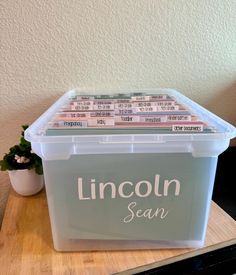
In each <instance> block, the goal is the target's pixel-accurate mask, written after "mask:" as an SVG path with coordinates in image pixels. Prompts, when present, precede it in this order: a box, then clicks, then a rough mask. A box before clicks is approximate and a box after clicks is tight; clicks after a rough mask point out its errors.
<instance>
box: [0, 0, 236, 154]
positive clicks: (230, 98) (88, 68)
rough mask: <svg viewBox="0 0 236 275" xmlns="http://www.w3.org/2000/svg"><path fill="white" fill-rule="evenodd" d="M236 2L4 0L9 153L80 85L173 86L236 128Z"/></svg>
mask: <svg viewBox="0 0 236 275" xmlns="http://www.w3.org/2000/svg"><path fill="white" fill-rule="evenodd" d="M235 10H236V1H235V0H224V1H222V0H114V1H111V0H110V1H109V0H94V1H91V0H70V1H64V0H50V1H47V0H22V1H19V0H2V1H1V14H0V18H1V34H2V39H1V40H2V42H1V44H2V46H1V87H0V88H1V89H0V93H1V94H0V96H1V98H0V100H1V101H0V104H1V106H0V107H1V108H0V127H1V140H0V142H1V143H0V145H1V146H0V156H2V154H3V152H6V151H7V150H8V148H9V146H11V145H13V143H15V142H16V141H17V140H18V137H19V134H20V125H21V124H23V123H31V122H32V121H34V120H35V119H36V118H37V117H38V116H39V114H40V113H42V112H43V111H44V110H46V109H47V107H48V106H49V105H50V104H51V103H52V102H53V101H54V100H55V99H56V98H57V97H58V96H59V95H61V94H62V93H63V92H64V91H66V90H68V89H70V88H72V87H76V86H78V87H94V88H142V87H147V88H151V87H152V88H153V87H173V88H176V89H178V90H180V91H182V92H183V93H184V94H185V95H187V96H189V97H190V98H192V99H193V100H195V101H197V102H199V103H200V104H202V105H204V106H206V107H208V108H209V109H210V110H212V111H214V112H216V113H217V114H218V115H220V116H222V117H223V118H225V119H227V120H229V121H230V122H232V123H234V124H236V112H235V110H236V84H235V82H234V81H235V76H236V48H235V47H236V29H235V28H236V20H235Z"/></svg>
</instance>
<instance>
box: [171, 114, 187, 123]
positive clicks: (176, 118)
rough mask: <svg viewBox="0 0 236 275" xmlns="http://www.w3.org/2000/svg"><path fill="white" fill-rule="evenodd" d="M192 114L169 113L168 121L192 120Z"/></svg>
mask: <svg viewBox="0 0 236 275" xmlns="http://www.w3.org/2000/svg"><path fill="white" fill-rule="evenodd" d="M191 118H192V117H191V115H168V116H167V121H168V122H173V121H191Z"/></svg>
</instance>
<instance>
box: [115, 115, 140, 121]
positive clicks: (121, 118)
mask: <svg viewBox="0 0 236 275" xmlns="http://www.w3.org/2000/svg"><path fill="white" fill-rule="evenodd" d="M115 122H116V123H121V122H140V117H139V116H116V117H115Z"/></svg>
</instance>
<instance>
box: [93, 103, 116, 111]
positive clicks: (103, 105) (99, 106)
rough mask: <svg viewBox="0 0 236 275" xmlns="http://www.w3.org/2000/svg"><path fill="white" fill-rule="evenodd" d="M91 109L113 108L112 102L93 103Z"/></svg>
mask: <svg viewBox="0 0 236 275" xmlns="http://www.w3.org/2000/svg"><path fill="white" fill-rule="evenodd" d="M93 110H104V111H108V110H114V104H110V103H109V104H108V103H107V104H100V103H99V104H97V103H94V105H93Z"/></svg>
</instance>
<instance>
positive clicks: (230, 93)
mask: <svg viewBox="0 0 236 275" xmlns="http://www.w3.org/2000/svg"><path fill="white" fill-rule="evenodd" d="M204 105H205V107H206V108H207V109H208V110H210V111H212V112H213V113H215V114H216V115H218V116H219V117H221V118H223V119H224V120H226V121H228V122H229V123H231V124H232V125H234V126H236V81H235V82H234V83H232V85H230V86H228V87H226V88H225V89H224V90H221V91H219V92H218V93H217V94H216V95H215V96H214V97H213V98H211V99H210V100H209V101H208V102H206V103H205V104H204ZM230 145H231V146H236V138H234V139H232V140H231V143H230Z"/></svg>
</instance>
